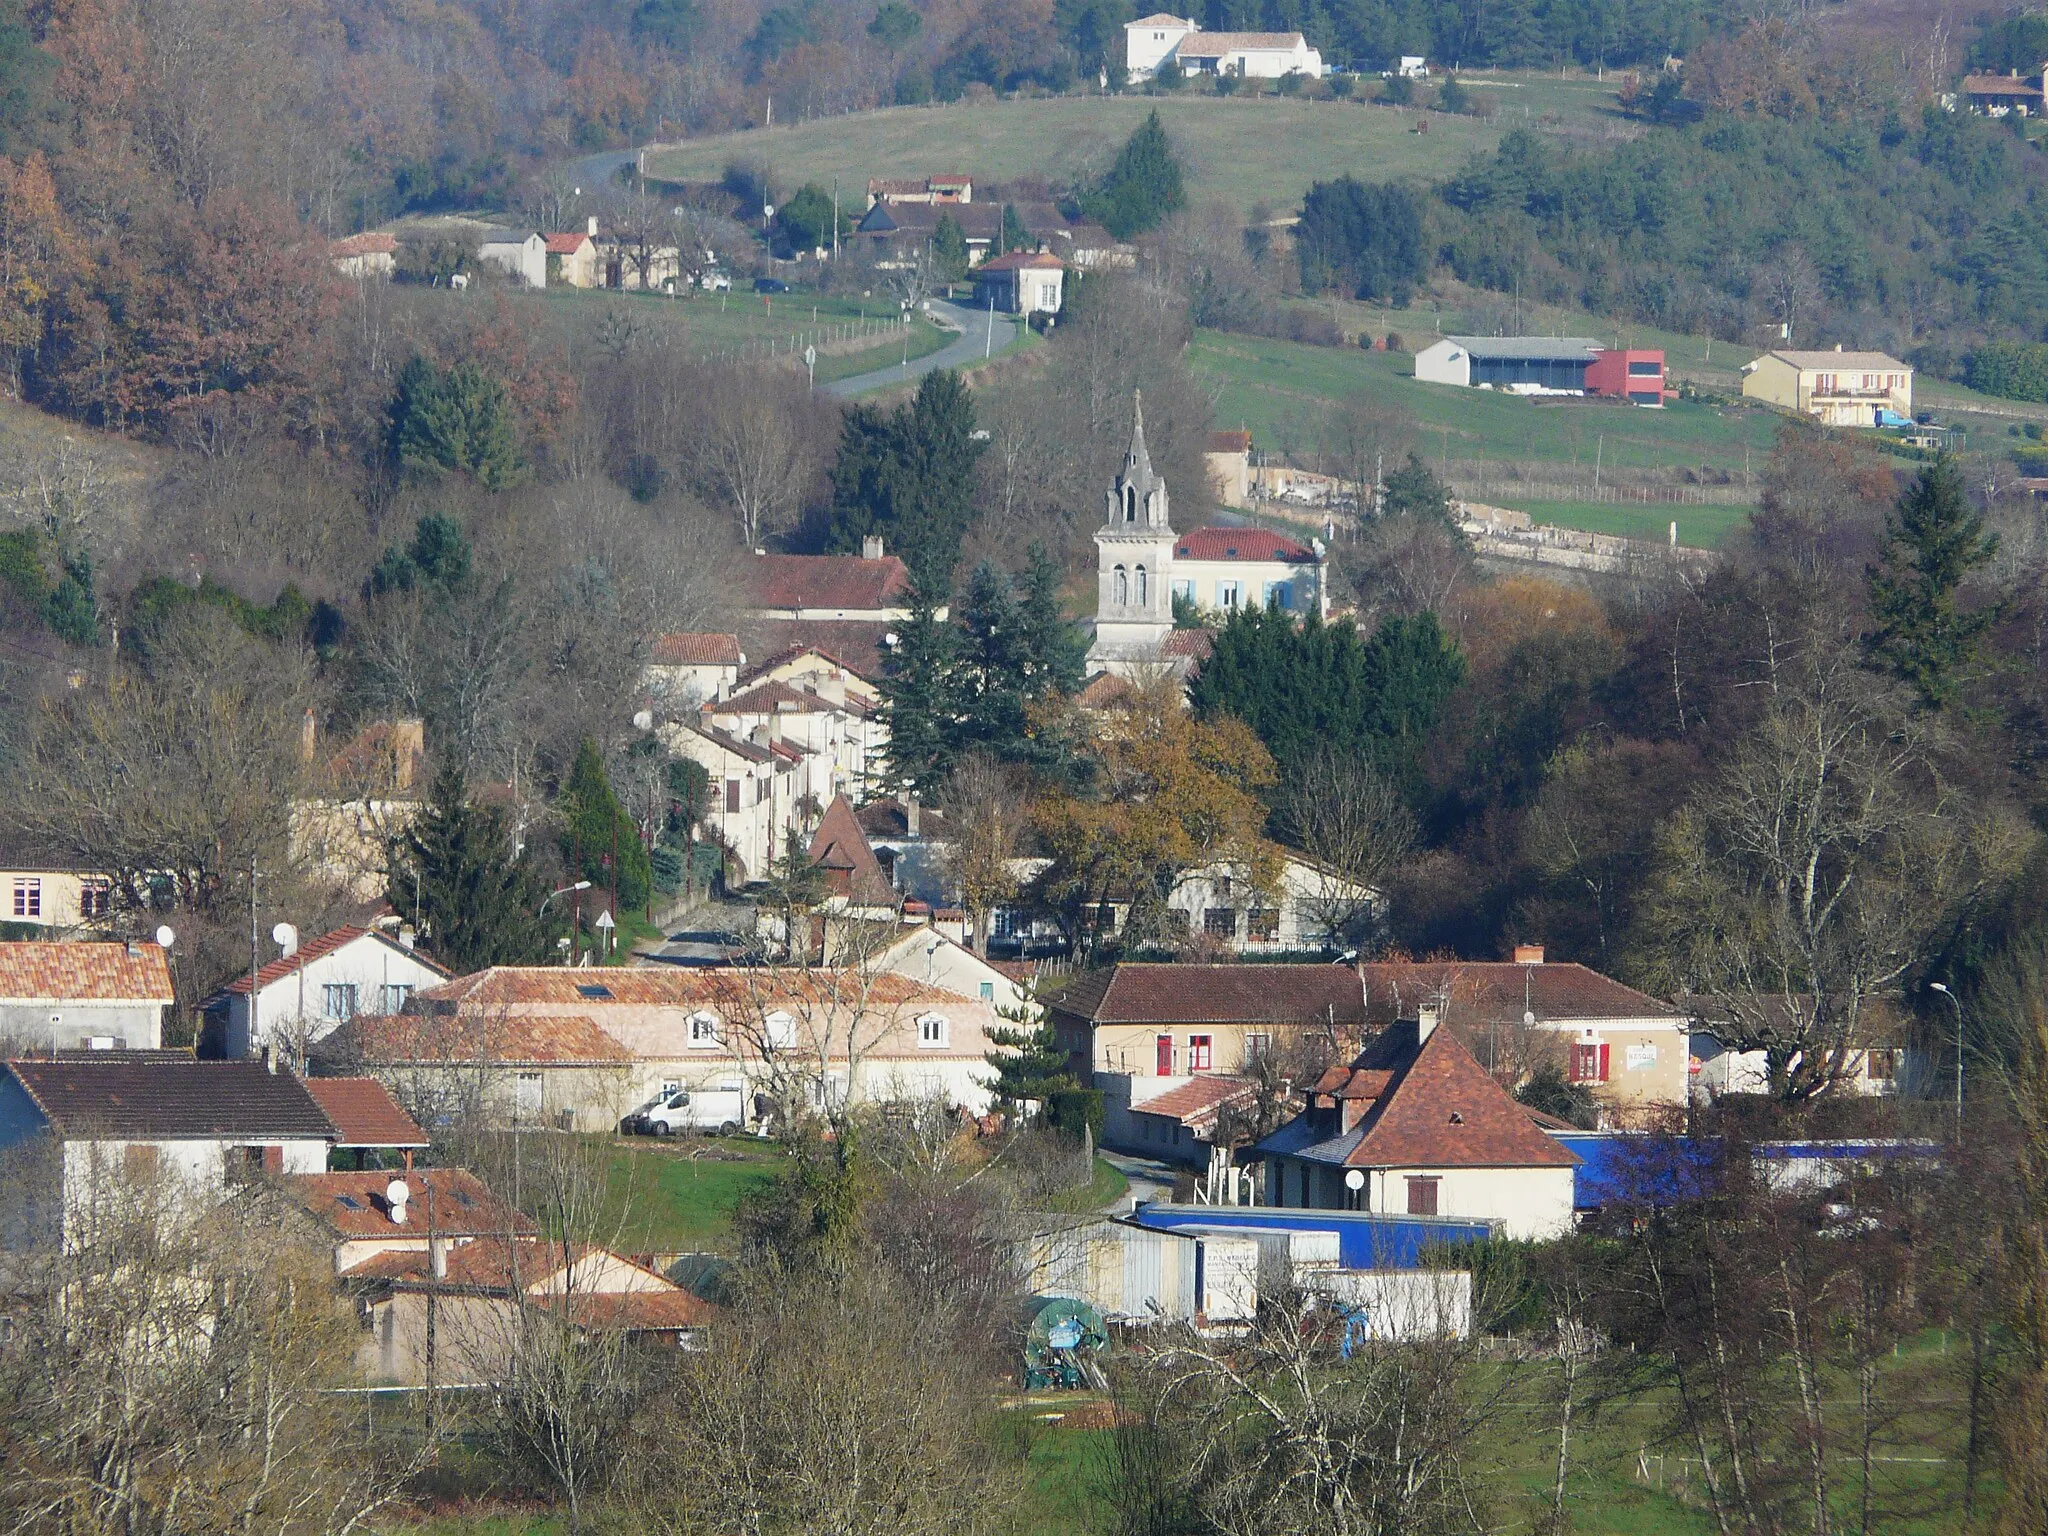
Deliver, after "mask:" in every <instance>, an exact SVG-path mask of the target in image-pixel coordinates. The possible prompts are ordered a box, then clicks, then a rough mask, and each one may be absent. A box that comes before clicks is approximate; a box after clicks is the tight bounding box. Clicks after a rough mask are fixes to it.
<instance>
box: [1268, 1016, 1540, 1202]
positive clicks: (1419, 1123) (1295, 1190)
mask: <svg viewBox="0 0 2048 1536" xmlns="http://www.w3.org/2000/svg"><path fill="white" fill-rule="evenodd" d="M1420 1013H1421V1017H1420V1018H1419V1019H1416V1020H1412V1021H1407V1022H1403V1023H1400V1024H1397V1025H1395V1026H1394V1027H1393V1028H1392V1029H1389V1030H1387V1031H1386V1032H1385V1033H1384V1034H1382V1035H1381V1036H1380V1037H1379V1038H1378V1039H1377V1040H1374V1041H1373V1042H1372V1043H1371V1044H1369V1045H1368V1046H1367V1047H1366V1048H1365V1050H1364V1051H1363V1052H1362V1053H1361V1054H1360V1055H1359V1056H1358V1058H1357V1060H1355V1061H1353V1062H1351V1063H1350V1064H1349V1065H1348V1066H1337V1067H1332V1068H1331V1069H1330V1070H1329V1071H1328V1072H1326V1073H1324V1074H1323V1076H1322V1077H1321V1078H1320V1079H1318V1080H1317V1081H1316V1083H1315V1085H1314V1086H1313V1087H1312V1088H1311V1089H1310V1090H1309V1093H1308V1108H1307V1109H1305V1110H1304V1111H1303V1112H1302V1113H1301V1114H1299V1115H1297V1116H1296V1117H1295V1118H1294V1119H1292V1120H1290V1121H1288V1122H1287V1124H1285V1125H1283V1126H1281V1127H1280V1129H1279V1130H1277V1131H1275V1132H1274V1133H1273V1134H1272V1135H1270V1136H1268V1137H1266V1139H1265V1140H1263V1141H1261V1142H1259V1143H1258V1145H1257V1146H1256V1147H1254V1148H1253V1149H1252V1155H1253V1156H1254V1157H1256V1158H1260V1159H1263V1160H1264V1162H1265V1165H1266V1199H1267V1201H1268V1203H1270V1204H1273V1205H1288V1206H1305V1207H1312V1208H1322V1209H1331V1210H1350V1211H1377V1212H1385V1213H1389V1214H1394V1215H1408V1216H1447V1217H1456V1218H1466V1219H1478V1220H1485V1221H1497V1222H1499V1223H1501V1225H1502V1227H1503V1228H1504V1229H1505V1232H1506V1235H1507V1236H1509V1237H1514V1238H1522V1239H1527V1240H1530V1241H1536V1242H1541V1241H1543V1240H1545V1239H1547V1238H1553V1237H1561V1236H1563V1235H1564V1234H1566V1233H1568V1232H1569V1231H1571V1229H1572V1193H1573V1188H1572V1186H1573V1170H1574V1169H1576V1168H1577V1166H1578V1161H1579V1160H1578V1158H1577V1157H1575V1156H1574V1155H1573V1154H1572V1153H1570V1152H1568V1151H1567V1150H1565V1148H1564V1147H1563V1146H1561V1145H1559V1143H1558V1142H1557V1141H1556V1140H1554V1139H1553V1138H1552V1137H1550V1136H1549V1135H1547V1134H1545V1132H1543V1131H1542V1130H1540V1129H1539V1128H1538V1127H1537V1125H1536V1122H1535V1121H1534V1120H1533V1119H1532V1118H1531V1117H1530V1112H1529V1111H1528V1110H1527V1109H1526V1108H1524V1107H1523V1106H1522V1105H1520V1104H1517V1103H1516V1102H1515V1101H1514V1100H1513V1099H1512V1098H1510V1097H1509V1096H1508V1094H1507V1092H1506V1090H1504V1089H1503V1088H1502V1087H1501V1086H1500V1084H1498V1083H1497V1082H1495V1081H1494V1080H1493V1078H1492V1077H1490V1076H1489V1075H1488V1074H1487V1072H1486V1070H1485V1068H1483V1067H1481V1066H1480V1065H1479V1063H1478V1062H1477V1061H1476V1060H1474V1059H1473V1056H1472V1053H1471V1052H1470V1051H1468V1050H1466V1049H1465V1047H1464V1046H1462V1045H1461V1044H1459V1043H1458V1040H1457V1037H1456V1036H1454V1035H1453V1034H1451V1033H1450V1032H1449V1031H1448V1030H1444V1029H1439V1028H1438V1027H1437V1017H1436V1011H1435V1010H1434V1009H1431V1008H1424V1009H1422V1010H1420Z"/></svg>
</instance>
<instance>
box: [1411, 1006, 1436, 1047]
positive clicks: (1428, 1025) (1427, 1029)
mask: <svg viewBox="0 0 2048 1536" xmlns="http://www.w3.org/2000/svg"><path fill="white" fill-rule="evenodd" d="M1436 1021H1437V1010H1436V1009H1434V1008H1419V1009H1417V1010H1416V1012H1415V1043H1416V1044H1417V1045H1421V1044H1422V1043H1423V1042H1424V1041H1425V1040H1427V1039H1428V1038H1429V1037H1430V1036H1431V1035H1433V1034H1435V1033H1436Z"/></svg>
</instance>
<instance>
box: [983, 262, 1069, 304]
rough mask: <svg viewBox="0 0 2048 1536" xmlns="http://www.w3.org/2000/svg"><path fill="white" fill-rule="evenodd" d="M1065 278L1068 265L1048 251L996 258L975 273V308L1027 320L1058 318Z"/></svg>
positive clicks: (984, 263) (985, 263)
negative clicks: (1020, 316)
mask: <svg viewBox="0 0 2048 1536" xmlns="http://www.w3.org/2000/svg"><path fill="white" fill-rule="evenodd" d="M1066 275H1067V264H1066V263H1065V262H1063V261H1061V260H1060V259H1059V257H1057V256H1054V255H1052V254H1050V253H1049V252H1046V251H1012V252H1010V254H1009V255H1007V256H997V257H995V258H993V259H992V260H989V261H984V262H983V263H982V264H981V265H980V266H978V267H976V268H975V269H974V304H975V308H977V309H983V310H987V309H996V310H1001V311H1002V312H1003V313H1004V314H1006V315H1023V316H1025V317H1026V318H1029V317H1030V316H1032V315H1056V314H1058V313H1059V312H1060V295H1061V287H1062V284H1064V283H1065V281H1066Z"/></svg>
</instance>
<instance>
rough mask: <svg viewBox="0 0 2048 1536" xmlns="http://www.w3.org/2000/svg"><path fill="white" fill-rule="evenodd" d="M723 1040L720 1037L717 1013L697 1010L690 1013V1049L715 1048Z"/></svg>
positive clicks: (707, 1049)
mask: <svg viewBox="0 0 2048 1536" xmlns="http://www.w3.org/2000/svg"><path fill="white" fill-rule="evenodd" d="M722 1044H724V1041H723V1040H722V1039H721V1038H720V1034H719V1027H718V1015H717V1014H715V1013H705V1012H702V1011H699V1012H697V1013H693V1014H691V1015H690V1049H691V1050H693V1051H711V1050H716V1049H717V1048H718V1047H719V1046H720V1045H722Z"/></svg>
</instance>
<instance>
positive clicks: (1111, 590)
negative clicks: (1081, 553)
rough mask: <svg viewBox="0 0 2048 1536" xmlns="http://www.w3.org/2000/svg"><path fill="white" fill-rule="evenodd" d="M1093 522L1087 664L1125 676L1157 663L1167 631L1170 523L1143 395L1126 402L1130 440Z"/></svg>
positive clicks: (1093, 669) (1170, 607)
mask: <svg viewBox="0 0 2048 1536" xmlns="http://www.w3.org/2000/svg"><path fill="white" fill-rule="evenodd" d="M1107 502H1108V505H1107V508H1106V515H1105V517H1104V519H1103V524H1102V526H1101V527H1100V528H1098V529H1096V530H1095V550H1096V556H1095V566H1096V589H1095V643H1094V644H1093V645H1091V646H1090V647H1089V648H1088V670H1089V671H1090V672H1114V673H1116V674H1118V675H1119V676H1124V677H1129V676H1134V675H1138V674H1141V673H1143V672H1146V671H1149V670H1151V669H1155V668H1157V667H1158V666H1159V665H1160V663H1161V662H1162V661H1163V660H1164V657H1163V656H1162V654H1161V651H1160V646H1161V643H1162V642H1163V641H1164V640H1165V639H1166V637H1167V636H1168V635H1169V634H1171V633H1172V632H1173V587H1172V583H1171V574H1172V569H1173V539H1174V534H1173V524H1172V523H1171V522H1170V521H1169V520H1168V518H1167V506H1166V482H1165V481H1163V480H1161V479H1160V478H1159V476H1158V475H1157V474H1156V473H1154V471H1153V469H1152V457H1151V455H1150V454H1148V453H1147V452H1146V451H1145V403H1144V400H1143V398H1142V396H1137V395H1134V396H1133V397H1132V404H1131V446H1130V449H1129V450H1128V451H1127V452H1126V453H1125V454H1124V464H1123V469H1122V471H1121V472H1120V473H1119V474H1118V475H1117V477H1116V481H1115V483H1114V484H1113V485H1111V486H1110V488H1109V492H1108V496H1107Z"/></svg>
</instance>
